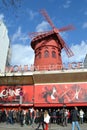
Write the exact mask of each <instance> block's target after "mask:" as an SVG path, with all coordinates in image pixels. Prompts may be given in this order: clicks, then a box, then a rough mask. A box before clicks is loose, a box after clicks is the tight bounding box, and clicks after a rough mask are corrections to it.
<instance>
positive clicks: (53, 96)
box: [35, 83, 87, 106]
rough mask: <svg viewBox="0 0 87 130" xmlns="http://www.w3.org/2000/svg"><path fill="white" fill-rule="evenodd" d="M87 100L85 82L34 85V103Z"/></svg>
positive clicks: (68, 102) (77, 102)
mask: <svg viewBox="0 0 87 130" xmlns="http://www.w3.org/2000/svg"><path fill="white" fill-rule="evenodd" d="M86 102H87V83H73V84H66V83H65V84H51V85H49V84H46V85H36V86H35V104H68V105H69V104H71V105H72V106H73V104H79V103H86Z"/></svg>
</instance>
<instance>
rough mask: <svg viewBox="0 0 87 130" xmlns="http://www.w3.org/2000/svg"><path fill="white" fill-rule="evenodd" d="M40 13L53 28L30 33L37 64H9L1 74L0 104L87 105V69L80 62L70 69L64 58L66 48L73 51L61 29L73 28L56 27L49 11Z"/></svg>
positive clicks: (72, 65) (26, 105) (4, 105)
mask: <svg viewBox="0 0 87 130" xmlns="http://www.w3.org/2000/svg"><path fill="white" fill-rule="evenodd" d="M41 14H42V15H43V16H44V17H45V19H46V20H47V21H48V23H49V24H50V25H51V27H52V30H51V31H47V32H42V33H31V34H30V36H31V37H33V39H32V41H31V47H32V49H33V50H34V52H35V59H34V65H32V66H31V67H30V68H29V67H28V66H25V67H24V69H22V68H21V66H14V67H9V68H6V73H4V74H1V75H0V106H1V107H11V106H12V107H18V106H21V107H48V108H51V107H63V106H70V107H71V106H87V69H85V68H84V65H83V63H81V62H79V63H76V62H73V63H71V64H69V65H68V68H67V67H66V66H65V65H64V64H63V63H62V59H61V50H62V49H63V48H64V49H65V51H66V53H67V55H68V56H69V57H70V56H73V52H72V51H71V50H70V48H69V47H68V46H67V45H66V43H65V42H64V40H63V39H62V38H61V36H60V35H59V32H62V31H67V30H70V29H73V27H72V26H67V27H64V28H61V29H57V28H56V27H55V26H54V25H53V23H52V21H51V20H50V18H49V16H48V15H47V13H46V11H44V10H41ZM28 68H29V69H28Z"/></svg>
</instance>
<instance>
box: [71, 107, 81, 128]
mask: <svg viewBox="0 0 87 130" xmlns="http://www.w3.org/2000/svg"><path fill="white" fill-rule="evenodd" d="M78 117H79V113H78V108H77V107H74V109H73V110H72V111H71V119H72V130H75V126H76V127H77V129H78V130H80V125H79V122H78Z"/></svg>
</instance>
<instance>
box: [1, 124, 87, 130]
mask: <svg viewBox="0 0 87 130" xmlns="http://www.w3.org/2000/svg"><path fill="white" fill-rule="evenodd" d="M33 126H34V127H32V126H27V125H24V126H23V127H21V126H20V125H19V124H17V123H16V124H13V125H11V124H6V123H0V130H5V129H7V130H9V129H11V130H15V129H16V130H20V129H21V130H35V128H36V127H37V125H36V124H34V125H33ZM80 127H81V130H87V123H84V124H83V125H80ZM40 130H42V128H40ZM49 130H71V124H68V126H67V127H63V126H60V125H57V124H50V125H49ZM75 130H77V129H75Z"/></svg>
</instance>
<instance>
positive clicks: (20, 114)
mask: <svg viewBox="0 0 87 130" xmlns="http://www.w3.org/2000/svg"><path fill="white" fill-rule="evenodd" d="M0 122H6V123H7V124H14V123H19V124H20V126H24V125H31V126H32V127H33V124H34V123H35V124H37V128H36V130H38V129H39V127H40V126H42V129H43V130H48V124H49V123H53V124H58V125H61V126H63V127H64V126H66V127H67V125H68V123H72V130H74V127H75V125H76V126H77V128H78V130H80V127H79V123H80V124H83V123H84V122H87V114H86V112H84V111H83V110H82V109H80V110H78V109H77V107H74V109H71V110H69V109H67V108H58V109H47V110H46V109H34V108H29V109H23V108H21V109H14V108H9V109H0Z"/></svg>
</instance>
